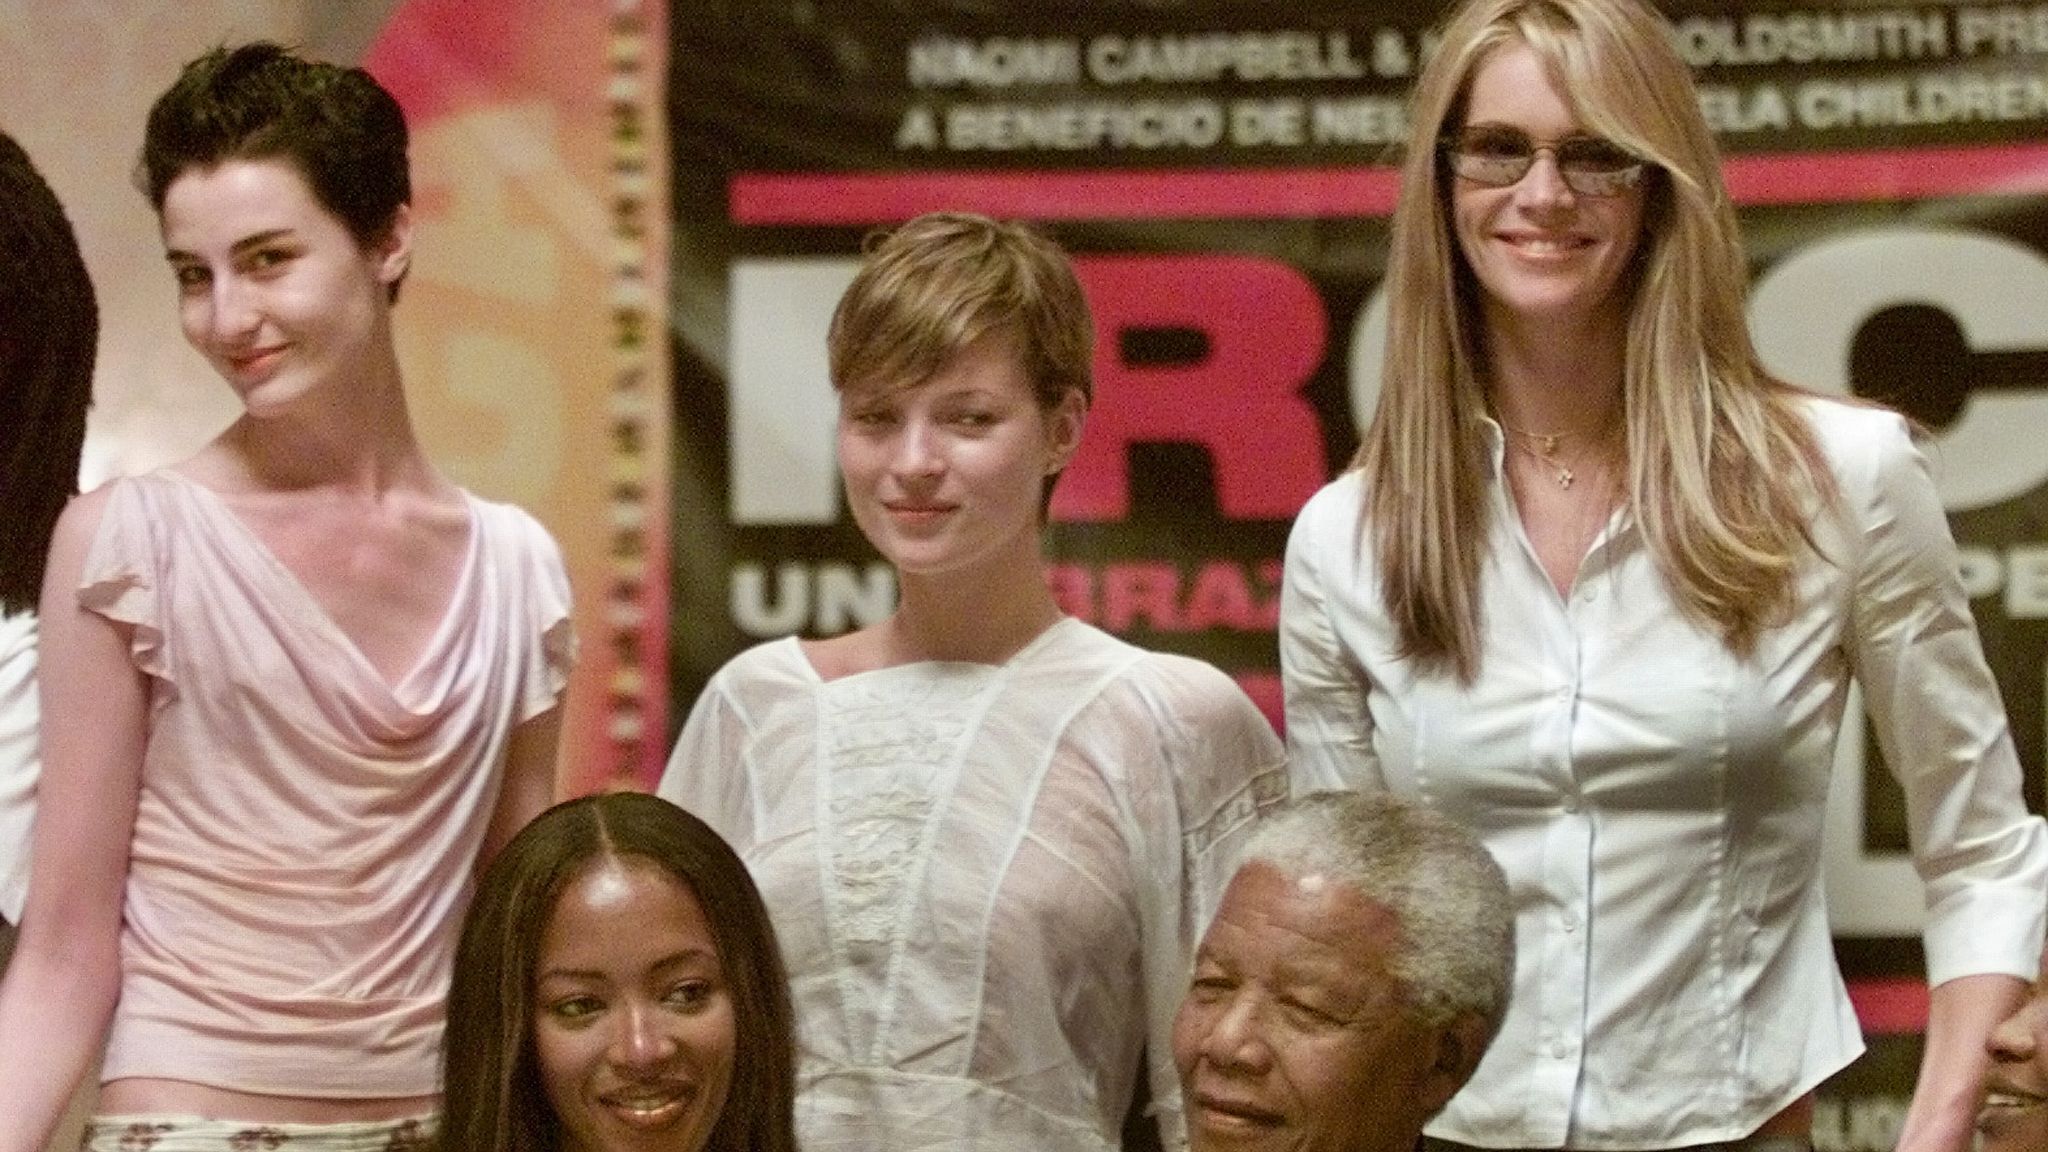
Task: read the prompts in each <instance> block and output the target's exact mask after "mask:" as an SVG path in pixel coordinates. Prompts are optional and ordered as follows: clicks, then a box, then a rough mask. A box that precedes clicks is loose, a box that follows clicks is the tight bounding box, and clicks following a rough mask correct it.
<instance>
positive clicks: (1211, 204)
mask: <svg viewBox="0 0 2048 1152" xmlns="http://www.w3.org/2000/svg"><path fill="white" fill-rule="evenodd" d="M1722 170H1723V172H1724V174H1725V176H1726V178H1727V181H1728V190H1729V194H1730V195H1732V196H1733V197H1734V198H1735V202H1736V203H1738V204H1832V203H1847V202H1854V201H1866V200H1917V199H1925V198H1930V197H1940V196H2033V195H2040V194H2043V193H2048V145H2043V144H2023V145H1999V146H1996V147H1975V148H1916V149H1888V150H1882V151H1866V152H1780V153H1772V154H1768V155H1752V156H1735V157H1731V158H1729V159H1728V161H1727V162H1726V163H1725V165H1724V166H1723V169H1722ZM1399 190H1400V173H1399V172H1398V171H1396V170H1395V169H1392V168H1366V167H1359V168H1251V169H1206V170H1198V171H1149V170H1136V169H1104V170H1096V171H1059V170H1055V171H1000V172H998V171H975V172H937V171H924V172H846V173H836V172H791V173H774V172H742V173H739V174H738V175H735V176H734V177H733V178H732V182H731V184H730V185H729V188H728V192H729V196H730V201H731V203H730V211H731V215H732V220H733V222H734V223H736V224H746V225H806V224H808V225H864V224H890V223H896V222H898V221H903V220H908V219H910V218H911V217H912V216H915V215H917V214H918V213H920V212H929V211H933V210H935V209H940V208H951V209H956V210H961V211H969V212H983V213H987V214H989V215H992V216H1006V217H1007V216H1018V217H1025V218H1028V219H1034V220H1188V219H1213V220H1293V219H1315V218H1322V217H1334V218H1340V219H1341V218H1343V217H1357V216H1385V215H1388V214H1389V213H1391V212H1392V211H1393V210H1394V200H1395V197H1396V195H1397V194H1398V193H1399Z"/></svg>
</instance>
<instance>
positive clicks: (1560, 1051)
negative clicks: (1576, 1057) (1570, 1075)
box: [1550, 1040, 1572, 1060]
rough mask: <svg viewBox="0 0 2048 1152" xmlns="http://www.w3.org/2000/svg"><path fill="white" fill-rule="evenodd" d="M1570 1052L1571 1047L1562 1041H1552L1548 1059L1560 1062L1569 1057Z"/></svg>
mask: <svg viewBox="0 0 2048 1152" xmlns="http://www.w3.org/2000/svg"><path fill="white" fill-rule="evenodd" d="M1571 1052H1572V1050H1571V1046H1570V1045H1568V1044H1566V1043H1565V1042H1564V1041H1563V1040H1552V1041H1551V1042H1550V1058H1551V1059H1552V1060H1562V1059H1564V1058H1565V1057H1566V1056H1569V1055H1571Z"/></svg>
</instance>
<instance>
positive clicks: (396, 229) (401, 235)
mask: <svg viewBox="0 0 2048 1152" xmlns="http://www.w3.org/2000/svg"><path fill="white" fill-rule="evenodd" d="M412 227H413V223H412V205H410V204H400V205H399V206H398V211H396V212H393V213H392V214H391V225H390V226H389V227H387V228H385V229H384V235H382V236H380V237H378V238H377V239H376V240H375V241H373V242H372V243H371V244H370V251H369V255H370V258H371V259H372V260H373V261H375V262H376V265H377V279H378V280H380V281H382V282H383V283H385V284H386V285H391V284H396V283H398V282H399V281H400V280H403V279H405V273H406V270H407V269H409V268H411V267H412Z"/></svg>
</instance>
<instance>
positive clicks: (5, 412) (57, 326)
mask: <svg viewBox="0 0 2048 1152" xmlns="http://www.w3.org/2000/svg"><path fill="white" fill-rule="evenodd" d="M99 332H100V322H99V306H98V304H97V303H96V302H95V300H94V297H93V291H92V278H91V277H90V276H88V275H87V274H86V270H85V260H84V259H83V258H82V257H81V256H80V255H79V252H78V239H77V237H76V236H74V235H73V234H72V231H71V223H70V221H69V220H67V219H66V218H65V216H64V208H63V206H62V205H60V204H59V203H58V202H57V196H56V193H54V192H52V191H50V186H49V185H48V184H46V183H44V182H43V178H42V177H41V176H40V175H38V174H37V172H36V170H35V166H34V165H32V164H30V163H29V159H28V154H27V153H25V152H23V151H22V150H21V146H20V145H18V144H16V143H15V142H14V140H13V138H12V137H9V136H8V135H7V134H5V133H0V492H4V493H6V494H7V508H6V511H5V513H4V514H0V610H5V611H8V612H31V611H34V610H35V606H36V596H37V593H38V591H39V590H40V589H41V587H42V583H43V565H44V562H45V560H47V559H48V556H49V550H50V531H51V529H53V528H55V527H56V524H57V514H58V513H60V512H62V511H63V510H64V502H65V501H66V500H68V499H70V497H71V495H72V494H73V493H75V492H77V491H78V454H79V450H80V448H81V447H82V446H83V445H84V443H85V410H86V408H87V407H88V406H89V405H90V404H91V403H92V368H93V358H94V356H95V354H96V353H97V351H98V349H99Z"/></svg>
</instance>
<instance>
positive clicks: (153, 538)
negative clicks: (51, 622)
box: [78, 479, 175, 683]
mask: <svg viewBox="0 0 2048 1152" xmlns="http://www.w3.org/2000/svg"><path fill="white" fill-rule="evenodd" d="M112 484H113V488H112V490H111V491H110V492H109V493H108V496H107V502H106V504H105V506H104V507H102V508H101V510H100V523H99V530H98V532H97V533H96V534H95V535H94V536H93V542H92V547H91V549H89V550H88V551H87V552H86V557H85V567H84V570H83V571H82V572H80V574H79V580H78V603H79V605H80V607H83V608H85V609H86V610H87V611H89V612H95V613H98V614H99V615H101V616H104V617H106V618H107V619H109V620H112V621H113V622H115V623H117V624H126V625H129V626H130V629H131V631H130V638H129V653H130V655H131V657H132V658H133V660H134V661H135V667H136V668H138V669H140V670H141V671H142V672H143V673H144V674H145V675H148V676H150V677H152V678H154V679H156V680H160V681H163V682H165V683H169V682H170V681H171V680H172V675H171V666H172V661H173V657H174V656H175V653H174V652H172V650H171V642H170V639H169V637H168V636H167V635H166V634H165V632H164V627H163V624H164V621H163V602H164V600H163V580H164V574H165V564H164V557H165V542H164V541H163V540H162V539H160V537H159V528H160V527H161V525H163V524H164V523H165V518H164V517H163V516H161V515H153V514H152V510H151V509H150V507H149V506H148V505H149V502H150V498H149V493H148V491H147V486H146V485H145V484H144V483H143V482H142V481H138V480H132V479H127V480H115V481H113V482H112Z"/></svg>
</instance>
